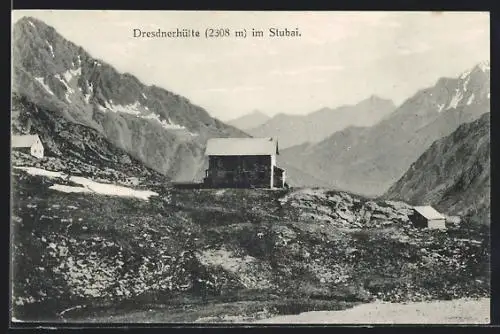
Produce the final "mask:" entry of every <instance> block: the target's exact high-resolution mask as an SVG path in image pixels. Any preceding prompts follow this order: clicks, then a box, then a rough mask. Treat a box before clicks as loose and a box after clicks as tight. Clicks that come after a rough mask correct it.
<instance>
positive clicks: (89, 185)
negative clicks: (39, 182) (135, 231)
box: [14, 167, 158, 200]
mask: <svg viewBox="0 0 500 334" xmlns="http://www.w3.org/2000/svg"><path fill="white" fill-rule="evenodd" d="M14 168H16V169H21V170H24V171H26V172H28V174H30V175H37V176H45V177H48V178H63V179H66V180H69V181H71V182H74V183H78V184H80V185H82V186H83V187H75V186H66V185H62V184H54V185H52V186H50V187H49V188H50V189H53V190H57V191H62V192H87V193H88V192H93V193H96V194H101V195H110V196H122V197H135V198H139V199H143V200H148V199H149V197H150V196H158V193H156V192H154V191H149V190H136V189H132V188H128V187H123V186H117V185H114V184H107V183H99V182H95V181H92V180H89V179H87V178H84V177H81V176H71V177H69V176H68V175H66V174H63V173H61V172H52V171H48V170H45V169H41V168H36V167H14Z"/></svg>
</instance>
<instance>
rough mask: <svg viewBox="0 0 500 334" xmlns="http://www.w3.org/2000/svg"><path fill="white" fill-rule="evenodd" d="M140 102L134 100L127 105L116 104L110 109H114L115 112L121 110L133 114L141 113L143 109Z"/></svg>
mask: <svg viewBox="0 0 500 334" xmlns="http://www.w3.org/2000/svg"><path fill="white" fill-rule="evenodd" d="M140 106H141V105H140V103H139V102H137V101H136V102H134V103H131V104H127V105H120V104H114V105H112V106H111V108H110V109H112V110H113V111H114V112H121V113H124V114H131V115H140V114H141V111H140V110H139V107H140Z"/></svg>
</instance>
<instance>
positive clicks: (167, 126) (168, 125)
mask: <svg viewBox="0 0 500 334" xmlns="http://www.w3.org/2000/svg"><path fill="white" fill-rule="evenodd" d="M143 118H144V119H151V120H155V121H156V122H158V123H160V125H161V126H162V127H163V128H164V129H167V130H185V129H186V127H185V126H182V125H179V124H175V123H174V122H172V121H171V120H170V119H169V118H168V120H167V121H166V120H164V119H160V116H158V115H157V114H153V113H151V114H149V115H146V116H143Z"/></svg>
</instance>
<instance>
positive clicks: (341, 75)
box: [13, 10, 490, 121]
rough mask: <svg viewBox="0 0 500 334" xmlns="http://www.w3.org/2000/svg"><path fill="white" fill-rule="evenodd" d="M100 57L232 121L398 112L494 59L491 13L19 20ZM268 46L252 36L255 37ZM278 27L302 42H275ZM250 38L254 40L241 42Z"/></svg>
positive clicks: (71, 14)
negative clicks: (361, 109) (218, 31)
mask: <svg viewBox="0 0 500 334" xmlns="http://www.w3.org/2000/svg"><path fill="white" fill-rule="evenodd" d="M23 16H32V17H36V18H38V19H40V20H42V21H44V22H45V23H47V24H48V25H51V26H53V27H54V28H55V29H56V30H57V31H58V32H59V33H60V34H61V35H62V36H63V37H65V38H67V39H69V40H70V41H72V42H74V43H75V44H77V45H80V46H82V47H83V48H84V49H86V51H87V52H89V53H90V55H92V56H93V57H95V58H98V59H101V60H102V61H104V62H107V63H109V64H110V65H112V66H113V67H114V68H115V69H117V70H118V71H120V72H128V73H131V74H133V75H135V76H136V77H137V78H138V79H139V80H141V81H142V82H143V83H145V84H147V85H153V84H154V85H157V86H159V87H162V88H165V89H168V90H170V91H173V92H175V93H177V94H179V95H183V96H185V97H187V98H188V99H189V100H190V101H191V102H192V103H194V104H197V105H199V106H202V107H204V108H205V109H206V110H207V111H208V112H209V113H210V114H211V115H212V116H214V117H217V118H219V119H221V120H223V121H226V120H230V119H234V118H237V117H239V116H242V115H244V114H247V113H249V112H251V111H253V110H260V111H262V112H264V113H266V114H268V115H270V116H272V115H275V114H278V113H287V114H307V113H310V112H313V111H315V110H318V109H321V108H323V107H331V108H334V107H337V106H340V105H344V104H355V103H358V102H360V101H361V100H363V99H365V98H368V97H369V96H371V95H377V96H380V97H382V98H388V99H392V100H393V101H394V103H395V104H396V105H399V104H401V103H402V102H403V101H404V100H405V99H407V98H409V97H411V96H412V95H413V94H415V93H416V92H417V91H418V90H419V89H422V88H425V87H429V86H432V85H434V84H435V83H436V81H437V79H438V78H440V77H443V76H447V77H456V76H458V75H459V74H460V73H462V72H463V71H465V70H467V69H469V68H471V67H473V66H474V65H475V64H477V63H479V62H481V61H485V60H489V55H490V46H489V45H490V36H489V32H490V28H489V13H487V12H214V11H189V12H187V11H184V12H183V11H108V10H98V11H67V10H64V11H61V10H59V11H57V10H43V11H41V10H39V11H13V22H15V21H17V20H18V19H19V18H21V17H23ZM176 28H179V29H182V28H186V29H195V30H199V31H200V35H201V36H204V34H205V29H207V28H228V29H230V32H231V33H232V34H233V35H232V37H221V38H210V39H206V38H204V37H200V38H137V37H134V36H133V31H134V29H140V30H141V31H156V30H158V29H160V30H162V31H171V30H175V29H176ZM252 28H254V29H259V30H262V31H264V37H255V38H252V37H250V31H251V29H252ZM269 28H279V29H284V28H288V29H289V30H295V29H297V28H298V29H299V31H300V34H301V36H300V37H288V38H286V37H283V38H277V37H269V36H268V31H269ZM241 29H246V30H247V37H246V38H242V37H234V32H235V31H236V30H241Z"/></svg>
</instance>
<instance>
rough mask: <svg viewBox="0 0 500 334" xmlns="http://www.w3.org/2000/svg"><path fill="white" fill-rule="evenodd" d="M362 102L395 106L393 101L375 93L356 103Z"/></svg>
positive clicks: (360, 103)
mask: <svg viewBox="0 0 500 334" xmlns="http://www.w3.org/2000/svg"><path fill="white" fill-rule="evenodd" d="M362 104H383V105H392V106H394V107H395V105H394V102H393V101H392V100H391V99H384V98H383V97H380V96H378V95H375V94H373V95H370V97H368V98H366V99H364V100H362V101H361V102H359V103H358V105H362Z"/></svg>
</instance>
